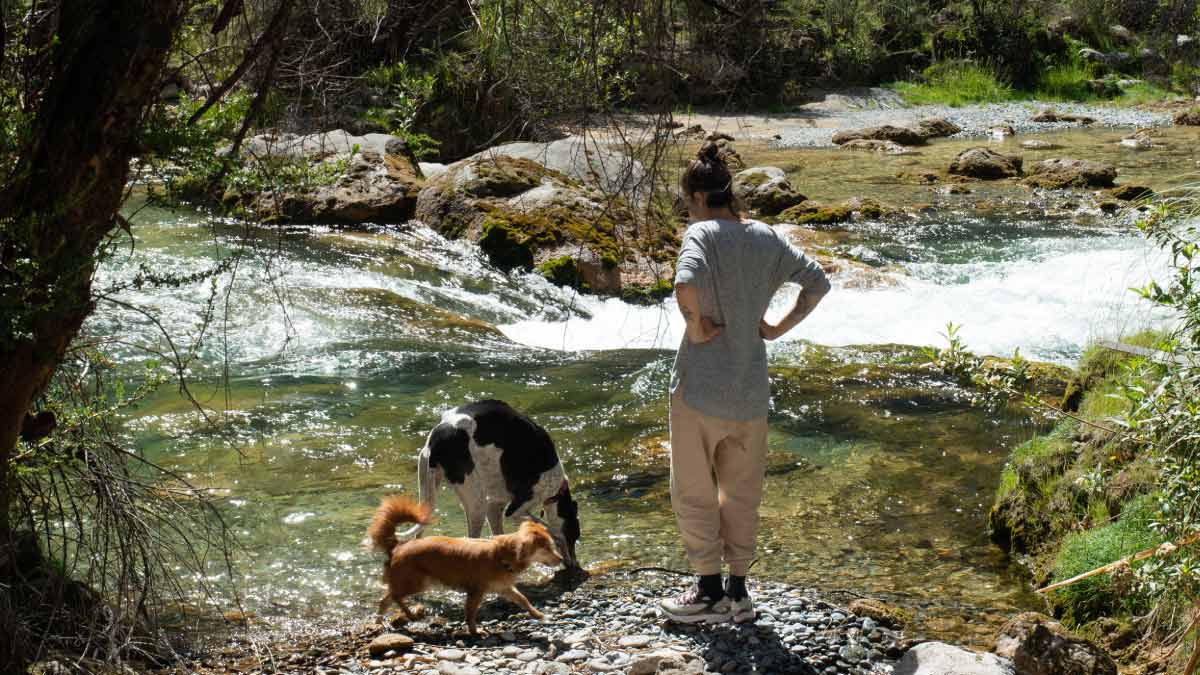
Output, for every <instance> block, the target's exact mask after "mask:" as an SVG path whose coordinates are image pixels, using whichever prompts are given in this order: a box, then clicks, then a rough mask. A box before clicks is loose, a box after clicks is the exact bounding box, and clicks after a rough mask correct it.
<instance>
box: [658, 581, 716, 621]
mask: <svg viewBox="0 0 1200 675" xmlns="http://www.w3.org/2000/svg"><path fill="white" fill-rule="evenodd" d="M658 611H659V612H660V613H661V614H662V615H663V616H665V617H667V618H668V619H670V620H672V621H678V622H679V623H701V622H706V623H720V622H723V621H728V620H729V617H730V616H731V615H732V614H731V610H730V604H729V598H727V597H724V596H722V597H721V599H720V600H711V599H709V597H708V596H706V595H705V594H704V591H702V590H700V584H694V585H693V586H692V587H691V588H689V589H687V590H686V591H684V592H683V593H680V594H679V595H677V596H675V597H674V598H665V599H663V600H662V601H661V602H659V603H658Z"/></svg>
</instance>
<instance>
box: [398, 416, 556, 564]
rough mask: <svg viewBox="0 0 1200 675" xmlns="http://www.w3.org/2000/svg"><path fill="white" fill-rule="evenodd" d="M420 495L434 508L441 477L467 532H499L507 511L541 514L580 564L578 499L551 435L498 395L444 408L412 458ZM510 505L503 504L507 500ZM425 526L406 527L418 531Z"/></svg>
mask: <svg viewBox="0 0 1200 675" xmlns="http://www.w3.org/2000/svg"><path fill="white" fill-rule="evenodd" d="M417 475H418V482H419V488H420V497H421V501H422V502H423V503H425V504H428V505H429V506H430V507H431V508H432V507H434V506H436V503H437V489H438V486H439V483H440V481H441V479H442V478H443V477H445V479H446V480H448V481H450V485H451V486H452V487H453V488H454V491H455V493H457V494H458V499H459V501H460V502H461V503H462V506H463V511H465V512H466V515H467V536H468V537H478V536H480V534H482V533H483V521H484V518H485V517H486V518H487V522H488V526H489V527H490V529H491V531H492V534H493V535H498V534H503V533H504V522H503V521H504V518H505V517H508V518H512V519H513V520H516V521H519V520H521V519H526V518H529V519H533V520H540V521H542V522H543V523H544V524H545V526H546V529H547V530H549V531H550V536H551V537H553V538H554V543H555V544H556V545H557V546H558V550H559V552H560V553H562V557H563V560H564V562H566V565H567V567H568V568H571V569H579V562H578V560H577V558H576V557H575V542H576V541H578V540H579V505H578V503H576V501H575V500H574V499H572V498H571V488H570V486H569V485H568V483H567V474H566V472H565V471H564V470H563V467H562V463H561V462H559V460H558V452H556V451H555V449H554V441H553V440H551V439H550V434H548V433H546V430H545V429H543V428H542V427H540V426H538V424H537V423H535V422H534V421H533V420H531V419H529V418H528V417H526V416H525V415H523V414H521V413H520V412H518V411H517V410H516V409H514V408H513V407H512V406H510V405H508V404H507V403H505V402H503V401H495V400H487V401H479V402H478V403H471V404H468V405H464V406H459V407H457V408H454V409H452V410H447V411H446V412H445V413H443V414H442V421H441V422H440V423H439V424H438V425H437V426H435V427H434V428H433V430H432V431H430V432H429V438H428V439H427V440H426V441H425V447H424V448H422V449H421V453H420V455H419V456H418V459H417ZM505 505H507V508H506V507H505ZM422 527H423V526H422V525H420V524H418V525H416V526H414V528H413V529H412V530H410V532H409V533H406V534H415V535H417V536H419V533H420V531H421V528H422Z"/></svg>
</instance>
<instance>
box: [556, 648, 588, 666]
mask: <svg viewBox="0 0 1200 675" xmlns="http://www.w3.org/2000/svg"><path fill="white" fill-rule="evenodd" d="M589 656H591V654H589V653H587V652H586V651H584V650H582V649H569V650H567V651H565V652H563V653H562V654H559V655H558V657H557V658H555V659H554V660H555V661H558V662H559V663H573V662H575V661H582V660H584V659H586V658H587V657H589Z"/></svg>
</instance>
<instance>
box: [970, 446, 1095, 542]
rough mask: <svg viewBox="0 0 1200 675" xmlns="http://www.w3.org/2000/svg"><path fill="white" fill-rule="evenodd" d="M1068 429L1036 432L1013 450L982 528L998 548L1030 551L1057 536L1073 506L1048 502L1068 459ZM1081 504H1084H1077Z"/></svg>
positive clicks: (1056, 490) (1071, 457) (1070, 451)
mask: <svg viewBox="0 0 1200 675" xmlns="http://www.w3.org/2000/svg"><path fill="white" fill-rule="evenodd" d="M1073 431H1074V429H1073V427H1072V426H1071V425H1067V424H1061V425H1059V427H1057V428H1056V429H1055V430H1054V432H1052V433H1050V434H1046V435H1043V436H1036V437H1034V438H1032V439H1030V440H1028V441H1026V442H1025V443H1022V444H1021V445H1019V446H1017V447H1016V448H1015V449H1013V451H1012V454H1011V456H1010V457H1009V460H1008V464H1007V465H1005V467H1004V471H1003V472H1002V473H1001V475H1000V487H999V488H998V489H997V491H996V500H995V503H994V504H993V506H992V509H991V511H990V512H989V513H988V532H989V535H990V536H991V538H992V541H995V542H996V543H997V544H999V545H1000V546H1001V547H1002V548H1005V549H1008V550H1013V551H1022V552H1028V551H1034V550H1036V549H1038V548H1039V547H1041V546H1042V545H1044V544H1046V543H1047V542H1049V541H1051V540H1052V539H1053V538H1054V537H1055V535H1060V534H1061V529H1062V528H1063V527H1064V522H1065V521H1067V520H1069V519H1071V518H1073V517H1074V516H1075V508H1073V507H1072V508H1068V509H1066V511H1067V512H1066V513H1063V512H1062V511H1063V509H1062V508H1061V507H1062V506H1069V505H1064V504H1059V505H1058V507H1059V509H1058V510H1057V511H1056V510H1055V509H1053V508H1051V502H1052V500H1054V499H1055V498H1056V497H1057V496H1058V493H1059V487H1060V484H1061V483H1062V482H1063V481H1062V478H1063V475H1064V474H1065V473H1066V471H1067V469H1068V467H1070V466H1071V464H1072V463H1073V462H1074V460H1075V457H1076V454H1077V453H1076V450H1075V449H1074V447H1073V445H1072V438H1071V437H1072V434H1073ZM1082 507H1083V508H1086V503H1084V504H1083V505H1082Z"/></svg>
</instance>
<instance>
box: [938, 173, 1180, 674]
mask: <svg viewBox="0 0 1200 675" xmlns="http://www.w3.org/2000/svg"><path fill="white" fill-rule="evenodd" d="M1196 208H1197V207H1196V201H1195V199H1194V197H1192V196H1185V197H1184V198H1180V199H1175V200H1173V201H1171V202H1168V203H1166V204H1163V205H1161V206H1159V207H1158V208H1156V209H1154V210H1153V211H1151V213H1150V215H1149V216H1148V217H1147V218H1146V219H1145V220H1144V221H1143V222H1142V223H1141V227H1142V229H1143V230H1144V231H1145V232H1146V234H1147V235H1148V236H1149V237H1150V238H1152V239H1153V240H1154V241H1155V242H1156V243H1158V244H1159V245H1160V246H1161V247H1162V248H1163V249H1164V250H1166V251H1167V252H1168V253H1169V255H1170V258H1171V262H1172V266H1171V270H1172V271H1171V277H1170V278H1169V279H1167V280H1164V282H1163V283H1161V284H1160V283H1158V282H1150V283H1149V284H1147V285H1146V286H1145V287H1143V288H1140V289H1137V292H1138V293H1139V294H1140V295H1141V296H1142V297H1143V298H1144V299H1145V300H1146V301H1148V302H1150V303H1153V304H1155V305H1157V306H1158V307H1159V308H1161V309H1164V310H1166V311H1168V312H1169V313H1170V315H1171V316H1172V322H1171V323H1170V324H1169V325H1170V327H1169V328H1165V329H1159V330H1153V331H1149V330H1148V331H1143V332H1141V333H1137V334H1134V335H1126V336H1124V337H1122V338H1121V341H1122V342H1123V343H1124V344H1126V345H1130V346H1131V347H1132V349H1130V348H1122V349H1112V348H1110V347H1108V346H1104V345H1096V346H1093V347H1090V348H1089V349H1088V350H1087V351H1086V352H1085V354H1084V355H1083V358H1082V359H1081V361H1080V364H1079V367H1078V371H1077V373H1076V374H1075V376H1074V379H1073V381H1072V382H1071V384H1070V385H1069V386H1068V389H1067V391H1066V392H1065V393H1064V396H1063V399H1062V401H1061V402H1058V401H1047V400H1044V399H1042V398H1039V397H1037V396H1032V395H1030V394H1027V393H1023V391H1025V390H1024V389H1023V388H1022V386H1021V385H1022V383H1024V382H1027V381H1028V379H1029V371H1028V367H1027V365H1026V364H1024V362H1023V360H1021V359H1020V358H1019V355H1018V356H1017V358H1015V359H1014V361H1013V363H1012V364H1010V365H1009V366H1007V367H1005V368H1003V369H1000V370H997V369H995V368H991V369H988V368H986V367H985V363H986V361H984V360H981V359H979V358H978V357H975V356H973V355H971V354H969V353H967V352H965V351H964V350H963V349H962V344H961V342H960V341H959V340H958V339H957V336H956V332H955V328H954V327H953V326H951V329H950V330H949V331H948V333H947V335H948V338H949V341H950V344H949V345H948V346H947V347H945V348H941V349H933V350H931V351H930V357H931V361H932V363H934V364H935V365H936V366H937V367H939V368H941V369H943V370H945V371H947V372H951V373H956V374H958V375H960V376H961V377H963V378H964V379H965V380H966V381H968V382H971V383H973V384H974V385H977V386H978V387H979V389H980V391H981V395H980V400H981V401H982V402H984V403H989V404H996V403H999V404H1002V405H1005V406H1010V405H1012V404H1013V402H1014V401H1016V402H1021V403H1023V404H1024V405H1025V406H1028V407H1030V408H1031V409H1032V410H1034V411H1036V412H1038V413H1039V414H1049V415H1051V416H1052V417H1054V418H1057V419H1058V422H1057V424H1055V426H1054V428H1053V429H1052V430H1051V431H1049V432H1048V433H1046V434H1043V435H1040V436H1036V437H1034V438H1032V439H1030V440H1028V441H1026V442H1025V443H1022V444H1021V445H1019V446H1017V447H1016V448H1014V449H1013V450H1012V452H1011V455H1010V457H1009V461H1008V463H1007V465H1006V467H1005V469H1004V472H1003V474H1002V476H1001V480H1000V485H999V487H998V489H997V492H996V495H995V503H994V505H993V507H992V509H991V512H990V514H989V518H988V521H989V522H988V525H989V531H990V534H991V536H992V539H993V540H994V541H995V542H996V543H997V544H998V545H1000V546H1001V547H1002V548H1004V549H1005V550H1007V551H1009V552H1010V553H1011V554H1012V555H1013V556H1014V557H1016V558H1017V559H1018V560H1020V561H1021V562H1023V563H1024V565H1025V566H1026V568H1027V569H1028V570H1029V572H1030V574H1031V575H1032V577H1033V582H1034V583H1035V584H1036V585H1037V586H1039V587H1040V586H1047V585H1050V584H1055V583H1062V584H1065V585H1064V586H1062V587H1061V588H1057V589H1056V590H1052V591H1049V592H1048V593H1047V594H1046V597H1047V599H1048V602H1049V607H1050V608H1051V610H1052V611H1053V612H1054V614H1055V615H1056V616H1058V617H1059V618H1061V619H1063V620H1064V621H1065V622H1066V623H1067V624H1068V625H1070V626H1073V627H1075V628H1076V629H1079V630H1081V631H1083V632H1084V633H1086V634H1088V635H1090V636H1092V637H1093V638H1095V639H1097V640H1098V641H1100V642H1101V643H1102V644H1104V645H1105V646H1106V647H1107V648H1108V649H1109V650H1110V651H1111V652H1112V653H1113V654H1114V656H1116V657H1119V658H1121V659H1123V660H1124V661H1126V662H1129V663H1132V662H1135V661H1136V662H1139V663H1142V664H1146V663H1151V662H1154V663H1158V664H1159V666H1163V667H1166V668H1167V670H1168V671H1169V672H1186V673H1189V674H1190V673H1191V672H1192V668H1193V667H1194V666H1195V665H1196V662H1195V661H1189V657H1192V658H1195V655H1196V654H1197V653H1200V652H1196V651H1194V644H1195V640H1196V633H1195V631H1196V630H1197V625H1198V624H1200V613H1197V610H1196V607H1197V606H1200V566H1198V563H1200V551H1197V547H1196V545H1195V544H1196V541H1197V539H1196V533H1197V532H1200V500H1198V499H1197V496H1198V495H1200V480H1198V478H1200V398H1198V397H1197V391H1200V388H1198V385H1200V369H1198V368H1197V365H1198V362H1197V357H1198V355H1200V276H1198V275H1200V229H1198V228H1197V225H1196V224H1195V223H1196V221H1195V217H1196ZM1139 349H1140V350H1142V352H1143V353H1130V352H1137V351H1138V350H1139ZM1135 554H1140V555H1138V557H1137V558H1136V559H1135V558H1134V556H1135ZM1122 561H1124V562H1122ZM1113 563H1116V564H1115V565H1112V564H1113ZM1108 565H1112V567H1111V568H1107V569H1105V570H1104V572H1103V573H1101V574H1094V575H1093V576H1089V577H1087V578H1084V579H1081V580H1075V579H1076V577H1078V576H1080V575H1086V574H1087V573H1090V572H1093V571H1094V570H1097V569H1099V568H1104V567H1105V566H1108ZM1189 644H1190V645H1193V647H1192V648H1183V649H1179V647H1180V646H1185V645H1189ZM1185 662H1187V665H1186V666H1185Z"/></svg>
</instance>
